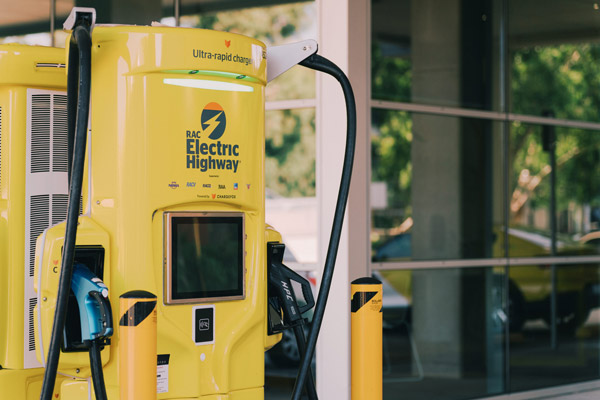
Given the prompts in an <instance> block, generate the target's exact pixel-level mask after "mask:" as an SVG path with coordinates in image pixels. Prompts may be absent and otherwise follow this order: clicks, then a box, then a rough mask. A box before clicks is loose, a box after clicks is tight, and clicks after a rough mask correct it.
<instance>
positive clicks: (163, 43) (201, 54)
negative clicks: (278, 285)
mask: <svg viewBox="0 0 600 400" xmlns="http://www.w3.org/2000/svg"><path fill="white" fill-rule="evenodd" d="M91 48H92V73H91V76H92V81H91V87H92V92H91V93H92V94H91V104H92V106H91V117H90V130H91V134H90V141H89V142H88V163H87V165H86V170H87V175H88V176H89V177H90V180H89V187H88V188H87V190H86V189H84V196H83V197H84V199H87V200H88V201H87V204H84V205H83V209H84V210H85V212H86V214H85V216H82V217H80V226H79V228H78V232H79V233H78V239H77V245H78V248H94V247H95V248H97V249H101V250H100V251H99V253H102V252H103V260H104V261H103V268H102V272H101V273H97V275H98V276H99V277H100V279H102V280H103V281H104V283H105V284H106V285H107V286H108V287H109V288H110V292H109V293H110V294H109V296H110V302H111V303H113V304H118V298H119V295H120V294H122V293H125V292H128V291H131V290H145V291H148V292H151V293H156V294H157V297H158V301H157V337H158V348H157V354H158V355H159V356H160V355H166V356H168V364H167V365H166V366H164V368H165V369H168V378H167V381H166V382H161V386H160V387H159V388H158V398H161V399H162V398H164V399H166V398H215V399H217V398H229V399H256V398H261V397H262V392H263V385H264V361H263V358H264V356H263V354H264V351H265V348H268V347H269V346H271V345H272V344H273V342H272V341H271V342H269V343H267V342H268V339H267V337H266V325H265V321H266V311H267V306H266V277H265V274H266V270H265V268H264V266H265V264H266V259H265V252H264V250H263V249H264V248H265V246H266V242H265V223H264V178H263V177H264V87H265V84H266V60H265V54H266V48H265V46H264V44H262V43H261V42H259V41H256V40H253V39H250V38H247V37H243V36H240V35H235V34H229V33H222V32H213V31H205V30H197V29H193V30H192V29H181V28H168V27H161V28H157V27H137V26H110V27H108V26H106V27H104V26H97V27H95V29H94V31H93V35H92V47H91ZM84 203H85V201H84ZM63 237H64V227H63V226H57V227H56V228H53V229H50V230H49V231H48V232H47V233H46V235H45V238H43V239H41V241H40V243H39V245H38V246H39V247H40V248H42V247H43V248H44V249H47V251H44V256H43V259H41V260H40V262H41V264H40V271H44V272H43V273H42V274H41V278H40V282H41V287H40V288H39V290H41V294H42V297H44V298H47V301H44V302H42V303H41V318H42V321H41V326H42V327H44V328H42V331H41V335H38V337H40V338H41V340H40V342H39V344H40V345H41V346H39V347H40V348H47V347H48V343H49V335H50V327H51V326H52V314H53V312H54V307H55V299H56V293H55V288H56V287H57V285H58V274H57V273H55V272H54V271H53V269H52V265H53V263H54V262H56V260H59V259H60V251H61V247H62V240H63ZM42 240H43V242H42ZM76 259H77V256H76ZM197 265H199V266H200V270H199V271H198V270H197V269H196V266H197ZM192 267H193V268H192ZM96 272H99V271H96ZM250 287H251V288H252V289H249V288H250ZM53 290H54V292H53ZM119 341H120V338H119V336H118V331H115V334H114V335H113V337H112V344H111V345H108V346H106V347H105V349H104V350H103V351H102V360H103V364H104V368H103V369H104V377H105V382H106V390H107V395H108V398H117V397H118V396H119V385H120V384H122V382H120V375H119V371H118V361H117V360H118V356H117V352H116V349H115V347H116V346H115V344H116V345H117V346H118V343H119ZM40 358H43V357H41V355H40ZM40 361H41V359H40ZM88 364H89V362H88V360H87V354H86V353H79V352H77V353H65V354H62V355H61V358H60V362H59V372H64V373H66V374H68V375H70V376H75V377H77V378H79V382H80V384H81V385H83V386H86V387H87V385H88V384H89V382H88V380H87V378H88V377H89V376H90V370H89V367H88ZM154 367H155V368H156V364H155V365H154ZM190 377H196V378H197V379H194V380H190ZM68 383H69V385H73V382H70V381H69V382H68ZM148 384H153V385H157V383H156V382H153V383H152V382H148ZM224 396H227V397H224ZM63 397H64V396H63ZM63 397H61V398H63ZM64 398H66V397H64Z"/></svg>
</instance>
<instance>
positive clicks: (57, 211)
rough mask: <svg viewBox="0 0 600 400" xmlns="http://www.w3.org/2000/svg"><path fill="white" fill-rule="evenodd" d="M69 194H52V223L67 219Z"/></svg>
mask: <svg viewBox="0 0 600 400" xmlns="http://www.w3.org/2000/svg"><path fill="white" fill-rule="evenodd" d="M68 202H69V196H68V195H66V194H53V195H52V225H56V224H58V223H59V222H62V221H64V220H65V219H67V203H68Z"/></svg>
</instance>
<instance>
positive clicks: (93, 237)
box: [34, 216, 119, 378]
mask: <svg viewBox="0 0 600 400" xmlns="http://www.w3.org/2000/svg"><path fill="white" fill-rule="evenodd" d="M64 235H65V223H61V224H58V225H55V226H53V227H52V228H50V229H48V230H47V231H46V235H45V237H44V236H40V237H39V238H38V241H37V244H36V269H35V275H34V282H35V289H36V291H39V290H40V288H39V287H38V284H37V282H38V281H41V293H40V296H39V297H40V298H41V300H42V301H41V302H40V304H39V305H38V306H36V309H35V314H34V317H35V325H34V326H35V333H36V335H35V340H36V351H37V357H38V360H39V361H40V362H42V361H43V360H42V355H41V349H42V346H40V332H39V327H40V326H41V327H42V332H41V337H42V342H43V350H44V355H43V358H44V359H46V358H47V355H48V348H49V346H50V334H51V331H52V324H53V322H54V312H55V310H56V296H57V293H56V289H57V288H58V280H59V277H60V267H61V259H62V248H63V244H64ZM43 239H45V241H43ZM76 244H77V246H93V245H98V246H102V247H103V248H104V258H105V260H104V276H103V279H102V280H103V282H104V283H105V284H106V286H107V287H108V288H109V299H111V303H114V304H118V300H119V296H118V294H117V293H115V292H113V291H112V290H110V288H111V269H110V266H111V263H110V255H111V249H110V238H109V236H108V234H107V233H106V232H105V231H104V230H103V229H102V228H101V227H100V226H98V224H97V223H96V222H94V221H93V220H92V219H90V218H88V217H84V216H82V217H79V226H78V228H77V242H76ZM42 256H43V258H42V261H41V270H39V269H38V268H39V267H40V258H41V257H42ZM39 274H41V277H40V276H39ZM38 307H41V317H42V321H41V324H39V323H38ZM113 310H118V307H114V308H113ZM115 318H116V317H115V315H114V314H113V326H114V327H115V328H116V325H115ZM110 348H111V346H107V347H105V349H104V350H102V364H103V365H106V364H107V363H108V362H109V360H110ZM58 366H59V371H60V372H63V373H66V374H69V375H72V376H77V377H83V378H85V377H88V376H90V368H89V355H88V353H87V352H76V353H61V355H60V360H59V364H58Z"/></svg>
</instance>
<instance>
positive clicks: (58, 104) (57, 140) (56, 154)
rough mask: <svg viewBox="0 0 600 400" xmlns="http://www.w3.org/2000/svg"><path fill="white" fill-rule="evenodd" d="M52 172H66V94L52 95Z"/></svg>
mask: <svg viewBox="0 0 600 400" xmlns="http://www.w3.org/2000/svg"><path fill="white" fill-rule="evenodd" d="M52 111H53V115H52V117H53V118H52V172H67V96H61V95H54V104H53V107H52Z"/></svg>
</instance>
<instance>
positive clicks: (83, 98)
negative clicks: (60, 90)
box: [38, 26, 91, 400]
mask: <svg viewBox="0 0 600 400" xmlns="http://www.w3.org/2000/svg"><path fill="white" fill-rule="evenodd" d="M88 29H89V28H87V27H83V26H78V27H76V28H75V29H74V30H73V33H72V35H71V43H70V45H69V54H71V53H73V52H76V53H77V54H78V57H71V56H70V55H69V71H68V74H69V75H70V76H72V75H76V76H77V81H78V85H77V87H75V85H71V86H69V87H67V96H68V97H69V98H71V97H73V96H76V97H77V98H78V100H77V114H76V118H75V121H74V122H76V124H75V125H76V129H75V140H74V145H73V167H72V170H71V173H70V175H71V180H70V183H69V202H68V206H67V222H66V231H65V241H64V245H63V255H62V262H61V268H60V277H59V282H58V290H57V298H56V311H55V312H54V323H53V325H52V334H51V337H50V346H49V348H48V357H47V360H46V370H45V371H44V382H43V384H42V393H41V396H40V399H41V400H51V399H52V393H53V391H54V384H55V381H56V373H57V370H58V359H59V357H60V344H61V342H62V337H63V329H64V326H65V320H66V314H67V305H68V299H69V293H70V290H71V279H72V275H73V259H74V256H75V238H76V236H77V223H78V217H79V203H80V198H81V186H82V180H83V169H84V160H85V146H86V139H87V126H88V115H89V106H90V86H91V82H90V78H91V37H90V33H89V30H88ZM75 60H76V62H75V63H73V61H75ZM68 104H69V105H72V104H73V103H71V102H68ZM69 122H72V121H71V120H69ZM38 290H40V289H39V288H38ZM42 356H43V355H42Z"/></svg>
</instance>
